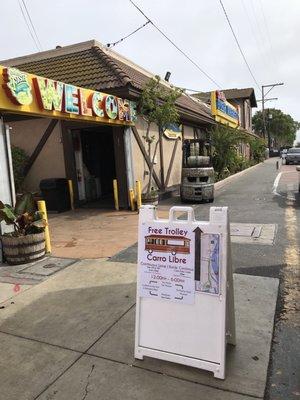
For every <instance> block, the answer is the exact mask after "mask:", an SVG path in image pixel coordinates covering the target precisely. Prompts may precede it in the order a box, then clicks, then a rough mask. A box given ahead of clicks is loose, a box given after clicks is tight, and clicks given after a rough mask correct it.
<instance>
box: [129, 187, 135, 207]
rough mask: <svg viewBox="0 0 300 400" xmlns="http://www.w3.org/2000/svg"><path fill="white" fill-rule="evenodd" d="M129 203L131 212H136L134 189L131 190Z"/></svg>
mask: <svg viewBox="0 0 300 400" xmlns="http://www.w3.org/2000/svg"><path fill="white" fill-rule="evenodd" d="M129 201H130V208H131V211H134V210H135V204H134V190H133V189H129Z"/></svg>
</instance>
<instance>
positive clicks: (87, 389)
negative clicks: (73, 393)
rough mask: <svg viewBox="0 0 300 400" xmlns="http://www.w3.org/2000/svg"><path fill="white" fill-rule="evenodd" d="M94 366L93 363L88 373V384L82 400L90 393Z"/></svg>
mask: <svg viewBox="0 0 300 400" xmlns="http://www.w3.org/2000/svg"><path fill="white" fill-rule="evenodd" d="M94 368H95V364H93V365H92V368H91V370H90V373H89V374H88V376H87V378H86V385H85V388H84V395H83V397H82V400H85V399H86V397H87V395H88V394H89V386H90V378H91V375H92V373H93V371H94Z"/></svg>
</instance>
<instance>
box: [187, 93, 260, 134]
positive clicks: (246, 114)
mask: <svg viewBox="0 0 300 400" xmlns="http://www.w3.org/2000/svg"><path fill="white" fill-rule="evenodd" d="M219 93H222V94H224V96H225V99H226V100H227V102H228V103H230V104H232V105H233V106H234V107H235V108H236V110H237V112H238V116H239V123H238V125H239V127H240V129H244V130H246V131H247V132H249V133H253V132H252V108H255V107H257V102H256V98H255V92H254V89H253V88H246V89H225V90H222V91H219ZM192 96H194V97H196V98H198V99H200V100H202V101H204V102H205V103H207V104H211V92H203V93H196V94H193V95H192Z"/></svg>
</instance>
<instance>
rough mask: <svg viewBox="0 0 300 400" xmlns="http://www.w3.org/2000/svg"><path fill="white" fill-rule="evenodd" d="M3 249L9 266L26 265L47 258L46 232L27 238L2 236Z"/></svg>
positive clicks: (27, 236)
mask: <svg viewBox="0 0 300 400" xmlns="http://www.w3.org/2000/svg"><path fill="white" fill-rule="evenodd" d="M1 241H2V247H3V253H4V256H5V259H6V261H7V263H8V264H9V265H18V264H26V263H30V262H33V261H36V260H40V259H41V258H43V257H44V256H45V252H46V251H45V234H44V232H41V233H35V234H32V235H26V236H18V237H14V236H2V237H1Z"/></svg>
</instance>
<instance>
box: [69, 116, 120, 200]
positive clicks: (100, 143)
mask: <svg viewBox="0 0 300 400" xmlns="http://www.w3.org/2000/svg"><path fill="white" fill-rule="evenodd" d="M62 125H63V126H62V128H63V129H62V138H63V147H64V155H65V167H66V176H67V178H68V179H72V181H73V187H74V195H75V202H76V204H77V206H81V207H87V208H114V197H113V180H114V179H117V181H118V186H119V202H120V206H121V207H122V208H127V206H128V191H127V172H126V163H125V149H124V129H123V128H121V127H112V126H105V125H90V124H82V123H81V124H80V123H68V122H66V121H65V122H64V123H63V124H62Z"/></svg>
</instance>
